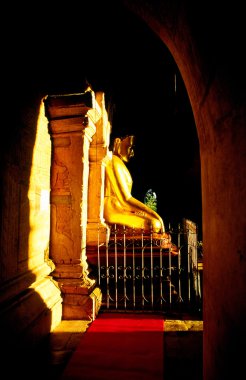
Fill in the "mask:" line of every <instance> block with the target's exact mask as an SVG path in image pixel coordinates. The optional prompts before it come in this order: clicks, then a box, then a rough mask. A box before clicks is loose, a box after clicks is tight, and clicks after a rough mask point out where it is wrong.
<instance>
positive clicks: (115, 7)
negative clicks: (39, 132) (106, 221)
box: [5, 1, 202, 231]
mask: <svg viewBox="0 0 246 380" xmlns="http://www.w3.org/2000/svg"><path fill="white" fill-rule="evenodd" d="M54 4H55V2H54V3H52V4H49V3H48V2H47V4H46V2H44V3H43V6H42V7H40V8H39V9H32V8H30V7H29V6H26V7H25V6H24V7H23V6H22V7H21V8H20V9H18V14H19V15H20V17H17V14H16V17H13V16H12V17H11V19H10V28H12V30H14V31H15V32H14V35H15V37H11V43H10V44H9V46H8V49H9V54H8V55H7V56H6V58H5V59H6V62H8V63H7V65H8V72H9V69H10V68H11V74H9V75H8V79H7V83H9V87H8V88H9V89H10V88H11V89H12V88H15V89H18V91H17V94H18V95H17V96H15V97H14V99H12V100H11V106H10V107H11V110H13V109H15V113H17V114H18V117H20V118H22V124H25V122H24V121H23V118H24V117H25V114H27V113H30V111H28V110H26V111H23V110H24V109H25V107H27V108H28V107H29V104H30V100H31V99H34V97H36V96H37V95H38V96H39V97H40V98H41V97H42V96H45V95H47V94H57V93H74V92H82V91H83V90H84V88H85V83H87V82H89V83H90V84H91V85H92V87H93V90H94V91H97V90H99V91H103V92H105V95H106V103H107V108H108V111H109V114H110V117H111V120H112V125H113V129H112V138H113V137H114V136H115V135H124V134H129V133H132V134H135V135H136V146H135V157H134V158H133V159H132V160H131V162H130V163H129V169H130V170H131V173H132V176H133V195H134V196H135V197H136V198H138V199H140V200H142V201H143V199H144V195H145V193H146V192H147V190H148V189H149V188H153V190H154V191H155V192H156V193H157V196H158V212H159V213H160V214H161V216H162V217H163V219H164V222H165V224H166V226H168V223H169V221H171V222H172V221H173V222H175V223H176V222H180V221H181V219H182V218H183V217H186V218H189V219H192V220H193V221H194V222H196V223H198V225H199V228H200V231H201V215H202V212H201V187H200V182H201V181H200V157H199V145H198V138H197V131H196V127H195V124H194V117H193V113H192V111H191V107H190V103H189V99H188V96H187V93H186V89H185V86H184V83H183V79H182V77H181V75H180V73H179V70H178V68H177V65H176V63H175V61H174V59H173V57H172V56H171V54H170V52H169V50H168V49H167V47H166V46H165V45H164V44H163V43H162V41H161V39H160V38H159V37H158V36H156V34H155V33H154V32H153V31H151V29H150V28H149V27H148V26H147V25H146V24H145V23H144V21H143V20H141V18H139V17H138V16H136V15H135V14H134V13H132V12H131V11H130V12H129V10H128V9H127V8H125V7H123V6H122V4H121V1H120V2H104V3H102V2H95V3H93V2H84V3H83V7H81V8H78V7H76V6H75V5H73V6H71V7H67V6H62V5H61V4H59V5H58V4H56V5H54ZM35 8H36V7H35ZM17 63H18V64H17ZM175 76H176V87H175ZM20 93H21V96H20ZM12 112H13V111H12ZM16 124H18V122H16ZM17 129H18V127H17ZM17 134H18V132H17ZM13 135H15V133H13V131H12V132H11V137H10V138H11V139H12V138H13ZM17 140H18V137H17ZM163 145H164V147H165V149H163Z"/></svg>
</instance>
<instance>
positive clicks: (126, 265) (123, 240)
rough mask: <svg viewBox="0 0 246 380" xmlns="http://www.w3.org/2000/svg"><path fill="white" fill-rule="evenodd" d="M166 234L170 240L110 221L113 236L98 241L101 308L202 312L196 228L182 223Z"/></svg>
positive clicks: (98, 276)
mask: <svg viewBox="0 0 246 380" xmlns="http://www.w3.org/2000/svg"><path fill="white" fill-rule="evenodd" d="M168 234H169V235H170V238H171V244H170V241H169V243H168V242H167V241H165V239H164V240H163V238H161V237H160V235H158V234H154V233H152V232H148V233H147V232H146V231H144V230H135V229H129V228H126V227H122V226H119V225H115V226H112V227H111V232H110V238H109V241H108V242H106V243H105V244H102V245H99V246H98V252H97V265H96V268H94V275H95V276H96V277H97V281H98V285H99V286H100V288H101V290H102V296H103V298H102V306H101V307H102V309H107V310H126V311H128V310H129V311H131V310H136V311H138V310H141V311H162V312H167V313H170V312H193V311H194V312H201V309H202V262H201V261H199V258H198V255H197V246H196V244H197V236H196V232H194V231H191V230H189V229H187V227H186V228H181V227H180V225H178V228H177V229H173V228H172V229H171V228H170V229H169V232H168ZM194 234H195V235H194ZM173 247H175V249H173Z"/></svg>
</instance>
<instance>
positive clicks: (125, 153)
mask: <svg viewBox="0 0 246 380" xmlns="http://www.w3.org/2000/svg"><path fill="white" fill-rule="evenodd" d="M133 147H134V136H126V137H124V138H123V139H122V140H121V141H120V144H119V147H118V155H119V156H120V158H121V159H122V161H124V162H128V161H129V159H130V158H131V157H133V156H134V150H133Z"/></svg>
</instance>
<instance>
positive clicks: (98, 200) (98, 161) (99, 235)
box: [87, 92, 111, 261]
mask: <svg viewBox="0 0 246 380" xmlns="http://www.w3.org/2000/svg"><path fill="white" fill-rule="evenodd" d="M96 101H97V104H98V105H99V107H100V113H101V116H100V119H99V120H98V122H97V123H96V133H95V134H94V135H93V137H92V142H91V145H90V151H89V166H90V170H89V186H88V189H89V191H88V223H87V255H88V261H90V253H92V252H93V249H97V246H98V243H99V244H101V243H105V242H106V239H107V238H108V235H109V227H108V226H107V225H106V224H105V223H104V217H103V206H104V178H105V165H106V163H105V161H106V160H107V156H108V147H109V137H110V131H111V125H110V123H109V121H108V115H107V112H106V109H105V102H104V93H103V92H97V93H96Z"/></svg>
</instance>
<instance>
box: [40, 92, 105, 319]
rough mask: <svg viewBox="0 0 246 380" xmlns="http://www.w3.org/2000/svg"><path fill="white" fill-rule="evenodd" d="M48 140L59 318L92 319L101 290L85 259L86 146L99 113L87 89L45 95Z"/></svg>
mask: <svg viewBox="0 0 246 380" xmlns="http://www.w3.org/2000/svg"><path fill="white" fill-rule="evenodd" d="M45 106H46V116H47V118H48V120H49V132H50V135H51V140H52V159H51V161H52V162H51V194H50V195H51V197H50V203H51V235H50V258H51V259H52V261H53V262H54V264H55V270H54V272H53V277H54V279H55V280H56V281H57V283H58V285H59V287H60V289H61V291H62V295H63V319H94V318H95V315H96V314H97V312H98V310H99V307H100V302H101V292H100V290H99V289H98V288H96V287H95V282H94V281H92V280H91V279H89V278H88V264H87V260H86V225H87V194H88V177H89V159H88V157H89V147H90V143H91V141H92V136H93V135H94V134H95V131H96V126H95V123H96V122H97V120H98V117H99V116H98V115H97V113H96V112H93V110H94V108H95V107H96V100H95V96H94V93H93V92H92V91H87V92H85V93H82V94H72V95H61V96H60V95H59V96H48V97H47V98H46V99H45Z"/></svg>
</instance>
